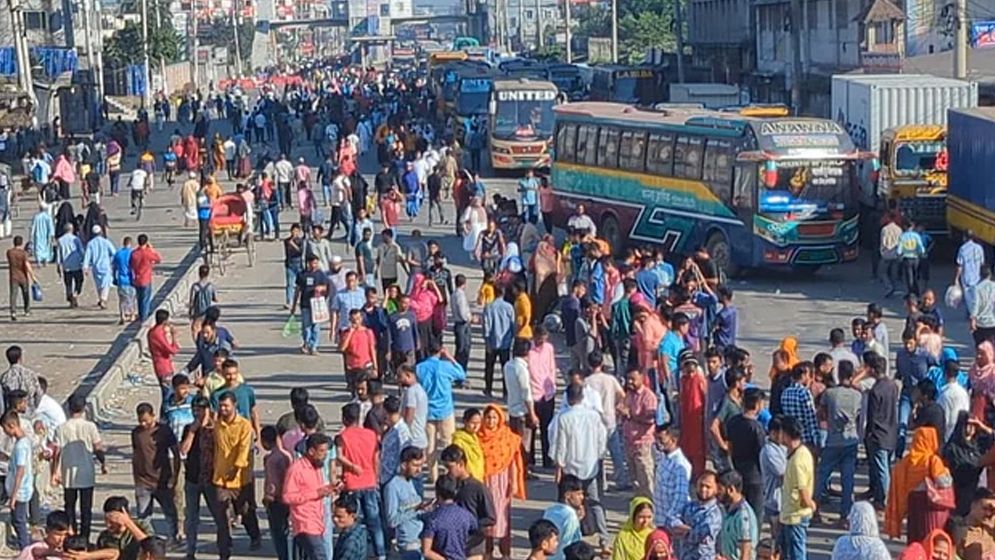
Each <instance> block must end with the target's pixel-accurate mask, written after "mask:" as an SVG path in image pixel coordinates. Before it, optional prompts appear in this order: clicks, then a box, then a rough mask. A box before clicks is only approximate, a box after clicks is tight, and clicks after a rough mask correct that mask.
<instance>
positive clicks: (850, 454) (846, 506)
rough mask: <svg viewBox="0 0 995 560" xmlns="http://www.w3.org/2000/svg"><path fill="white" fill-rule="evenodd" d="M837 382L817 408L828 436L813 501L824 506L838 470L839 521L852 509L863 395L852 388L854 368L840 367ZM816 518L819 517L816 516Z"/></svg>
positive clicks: (823, 394) (821, 456)
mask: <svg viewBox="0 0 995 560" xmlns="http://www.w3.org/2000/svg"><path fill="white" fill-rule="evenodd" d="M838 375H839V382H840V384H839V385H837V386H836V387H830V388H829V389H826V391H825V392H824V393H822V397H821V399H820V408H821V409H822V416H823V417H824V418H827V419H828V423H829V433H828V435H827V436H826V445H825V447H823V448H822V452H821V453H820V454H819V471H818V477H817V480H816V489H815V501H816V503H825V501H826V493H827V490H828V488H829V477H831V476H832V474H833V471H835V470H837V469H839V471H840V479H841V481H842V484H843V495H842V501H841V503H840V518H845V517H846V516H847V515H849V514H850V506H852V505H853V481H854V474H855V473H856V470H857V444H858V443H859V442H860V439H859V438H858V436H857V418H858V417H859V415H860V406H861V399H862V395H861V394H860V391H858V390H857V389H855V388H854V387H853V385H851V383H850V381H851V380H852V379H853V367H851V366H850V364H849V362H844V363H843V364H840V365H839V371H838ZM816 515H818V514H816Z"/></svg>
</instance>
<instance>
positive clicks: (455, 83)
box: [429, 61, 486, 117]
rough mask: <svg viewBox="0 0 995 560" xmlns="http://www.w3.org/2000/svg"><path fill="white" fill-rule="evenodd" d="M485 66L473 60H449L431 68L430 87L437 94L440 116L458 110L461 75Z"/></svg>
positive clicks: (482, 69)
mask: <svg viewBox="0 0 995 560" xmlns="http://www.w3.org/2000/svg"><path fill="white" fill-rule="evenodd" d="M485 68H486V67H485V66H484V65H482V64H480V63H476V62H471V61H462V62H449V63H446V64H441V65H436V66H435V67H433V68H431V70H429V87H430V90H431V91H432V93H433V94H434V95H435V99H436V106H437V107H438V108H439V116H440V117H444V116H446V115H449V114H453V113H455V112H456V96H457V94H458V92H459V85H460V76H462V75H466V74H471V73H474V72H476V73H479V72H481V71H484V70H485Z"/></svg>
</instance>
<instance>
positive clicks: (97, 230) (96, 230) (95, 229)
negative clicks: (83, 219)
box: [90, 224, 103, 235]
mask: <svg viewBox="0 0 995 560" xmlns="http://www.w3.org/2000/svg"><path fill="white" fill-rule="evenodd" d="M90 231H92V232H93V235H100V232H101V231H103V230H102V229H100V226H98V225H96V224H94V225H93V227H92V228H90Z"/></svg>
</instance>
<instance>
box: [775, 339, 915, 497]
mask: <svg viewBox="0 0 995 560" xmlns="http://www.w3.org/2000/svg"><path fill="white" fill-rule="evenodd" d="M867 370H868V371H867V374H868V375H870V377H872V378H873V379H874V380H875V381H874V385H873V386H872V387H871V389H870V390H869V391H868V392H867V417H866V427H865V428H864V447H865V449H866V450H867V457H868V462H869V463H870V467H869V472H868V475H869V478H870V489H869V493H870V495H871V499H872V500H873V502H874V505H875V506H878V507H880V508H884V507H885V503H886V498H887V492H888V486H889V484H890V474H891V456H892V454H893V453H894V452H895V447H896V445H897V442H898V394H899V389H898V384H897V383H895V380H893V379H891V378H890V377H889V376H888V374H887V370H886V369H885V361H884V358H882V357H880V356H875V357H874V358H873V359H872V360H871V361H870V362H869V363H868V364H867ZM785 445H786V444H785ZM789 453H790V448H789Z"/></svg>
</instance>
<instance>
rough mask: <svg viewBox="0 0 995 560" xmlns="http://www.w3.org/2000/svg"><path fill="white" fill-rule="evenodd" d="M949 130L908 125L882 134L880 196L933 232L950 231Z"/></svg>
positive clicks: (935, 126)
mask: <svg viewBox="0 0 995 560" xmlns="http://www.w3.org/2000/svg"><path fill="white" fill-rule="evenodd" d="M946 139H947V131H946V128H945V127H943V126H940V125H918V124H917V125H905V126H898V127H895V128H889V129H887V130H885V131H884V132H883V133H882V134H881V143H880V156H879V162H880V165H881V169H880V173H879V177H878V187H877V192H878V196H879V197H881V198H882V199H884V200H895V201H896V202H897V203H898V208H899V210H901V211H902V213H904V214H905V215H907V216H909V217H910V218H911V219H912V220H913V221H914V222H916V223H917V224H921V225H922V226H923V227H925V228H926V230H927V231H929V232H931V233H944V232H946V230H947V219H946V199H947V169H948V164H947V143H946Z"/></svg>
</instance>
